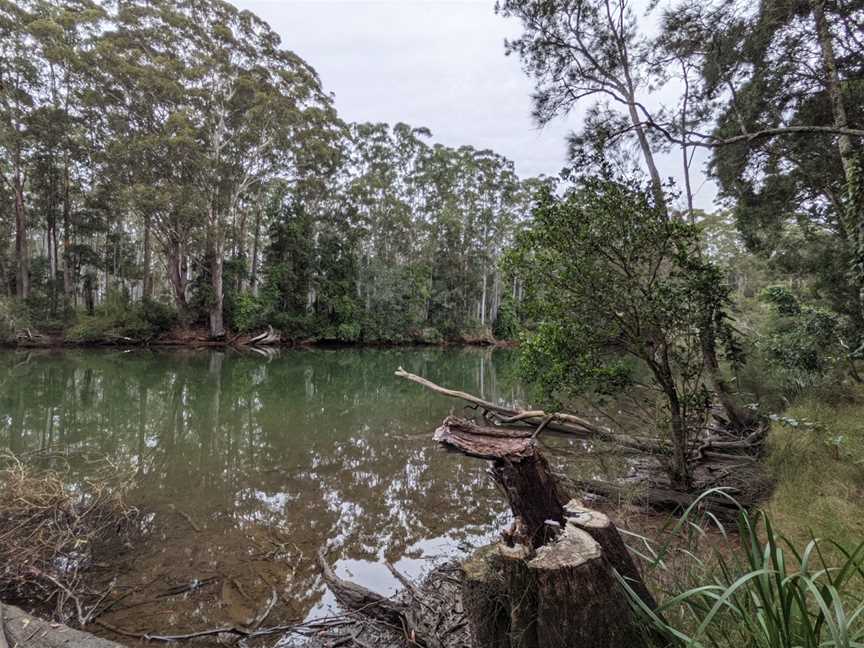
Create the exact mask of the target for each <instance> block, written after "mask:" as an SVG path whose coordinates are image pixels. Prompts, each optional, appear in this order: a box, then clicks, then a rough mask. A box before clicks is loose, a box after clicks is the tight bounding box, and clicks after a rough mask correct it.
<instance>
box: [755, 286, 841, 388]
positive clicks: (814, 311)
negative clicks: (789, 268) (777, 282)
mask: <svg viewBox="0 0 864 648" xmlns="http://www.w3.org/2000/svg"><path fill="white" fill-rule="evenodd" d="M762 299H763V300H764V301H766V302H767V303H768V304H770V305H771V306H772V308H773V309H774V316H773V317H772V318H771V319H770V320H769V321H768V323H767V329H766V331H765V334H764V335H763V336H761V337H760V338H759V339H758V341H757V347H758V349H759V350H760V351H761V352H762V353H763V354H764V355H765V356H766V358H767V359H768V361H769V363H771V364H772V365H773V366H774V367H775V368H776V369H778V370H780V371H782V372H783V375H784V377H785V378H786V380H788V381H789V382H791V383H793V384H794V385H797V386H798V387H799V388H800V387H803V386H807V385H812V384H814V383H815V382H817V381H818V380H819V379H821V378H822V377H824V376H825V375H826V374H827V373H828V372H829V371H830V370H831V369H833V368H834V367H835V366H837V364H838V363H839V362H841V361H842V360H844V359H845V353H844V350H843V349H842V347H841V345H840V339H841V334H842V332H843V330H844V322H843V319H842V318H841V317H840V316H839V315H837V314H836V313H833V312H831V311H829V310H827V309H825V308H821V307H814V306H804V305H801V303H800V302H799V301H798V299H797V298H796V297H795V295H793V294H792V292H791V291H789V290H787V289H785V288H782V287H778V286H774V287H769V288H766V289H765V291H763V293H762Z"/></svg>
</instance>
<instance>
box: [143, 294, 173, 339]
mask: <svg viewBox="0 0 864 648" xmlns="http://www.w3.org/2000/svg"><path fill="white" fill-rule="evenodd" d="M140 308H141V314H142V315H143V317H144V319H145V321H146V322H147V323H148V324H149V325H150V327H151V328H152V329H153V332H154V333H164V332H165V331H167V330H169V329H170V328H171V327H172V326H174V325H175V324H176V323H177V321H178V315H177V310H176V309H175V308H174V307H173V306H170V305H168V304H165V303H163V302H160V301H156V300H154V299H145V300H144V301H143V302H141V305H140Z"/></svg>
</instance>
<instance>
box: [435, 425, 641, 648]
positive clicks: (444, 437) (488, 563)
mask: <svg viewBox="0 0 864 648" xmlns="http://www.w3.org/2000/svg"><path fill="white" fill-rule="evenodd" d="M434 438H435V440H436V441H438V442H439V443H441V444H443V445H445V446H446V447H448V448H450V449H453V450H457V451H459V452H461V453H462V454H465V455H468V456H470V457H477V458H480V459H486V460H488V461H491V462H492V470H491V474H492V477H493V478H494V479H495V481H496V482H497V483H498V485H499V486H500V487H501V489H502V491H503V492H504V494H505V496H506V497H507V501H508V503H509V504H510V508H511V510H512V511H513V517H514V523H513V526H512V528H511V529H510V530H509V531H504V532H502V537H503V541H502V542H500V543H499V544H498V545H497V555H496V553H495V552H494V551H490V550H488V549H485V550H483V551H481V552H478V553H477V554H475V555H474V556H472V557H471V558H470V559H469V560H468V561H466V562H465V563H464V565H463V574H464V575H463V584H462V591H463V604H464V606H465V612H466V617H467V620H468V623H469V629H470V634H471V636H472V638H473V640H474V644H475V646H476V647H477V648H583V647H584V648H632V647H636V646H640V645H643V644H645V643H646V642H645V640H644V639H642V638H641V636H640V635H641V633H640V632H639V628H638V625H637V622H636V619H635V618H634V615H633V612H632V610H631V606H630V599H629V595H628V593H627V591H626V590H625V588H624V587H623V585H622V584H621V582H620V581H619V578H618V575H619V574H620V576H622V577H624V578H625V579H627V580H628V581H629V584H630V587H631V589H633V591H634V592H636V593H637V595H638V596H639V597H640V598H641V599H642V600H643V601H644V602H645V604H646V605H648V606H649V607H650V608H652V609H653V608H655V607H656V604H655V603H654V599H653V597H652V596H651V593H650V592H649V591H648V588H647V587H646V586H645V583H644V582H643V581H642V577H641V576H640V574H639V571H638V569H637V567H636V564H635V563H634V562H633V559H632V557H631V556H630V554H629V553H628V551H627V547H626V546H625V545H624V541H623V540H622V539H621V536H620V534H619V533H618V529H616V528H615V525H614V524H613V523H612V521H611V520H610V519H609V518H608V516H606V515H604V514H602V513H600V512H598V511H592V510H590V509H586V508H584V507H583V506H582V505H581V503H580V502H577V501H572V502H569V503H565V502H564V500H563V498H562V494H561V492H560V490H559V488H558V484H557V481H556V479H555V477H554V475H553V474H552V472H551V471H550V470H549V465H548V464H547V462H546V459H545V458H544V457H543V454H542V452H541V451H540V449H539V447H538V446H537V444H536V442H535V439H534V438H531V437H529V438H519V437H513V436H509V435H501V434H499V433H498V430H494V431H493V430H490V429H489V428H487V427H484V426H479V425H474V424H472V423H470V422H466V421H465V420H464V419H458V418H456V417H448V418H446V419H445V420H444V422H443V423H442V424H441V426H440V427H439V428H438V429H437V430H436V431H435V436H434ZM616 570H617V574H616Z"/></svg>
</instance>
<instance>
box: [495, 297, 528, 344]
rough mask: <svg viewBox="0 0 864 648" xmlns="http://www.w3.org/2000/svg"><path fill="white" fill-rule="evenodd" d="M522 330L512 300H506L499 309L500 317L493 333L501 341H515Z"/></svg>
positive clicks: (496, 320)
mask: <svg viewBox="0 0 864 648" xmlns="http://www.w3.org/2000/svg"><path fill="white" fill-rule="evenodd" d="M520 329H521V326H520V324H519V316H518V315H517V314H516V307H515V306H514V304H513V301H512V300H511V299H509V298H506V299H504V301H503V302H501V306H500V307H499V308H498V317H496V318H495V323H494V325H493V326H492V333H493V334H494V335H495V337H496V338H497V339H499V340H515V339H517V338H518V337H519V331H520Z"/></svg>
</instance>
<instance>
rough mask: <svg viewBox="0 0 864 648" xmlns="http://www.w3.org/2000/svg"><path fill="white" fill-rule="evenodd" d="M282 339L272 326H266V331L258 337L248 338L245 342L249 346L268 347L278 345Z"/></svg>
mask: <svg viewBox="0 0 864 648" xmlns="http://www.w3.org/2000/svg"><path fill="white" fill-rule="evenodd" d="M281 340H282V337H281V336H280V335H279V334H278V333H277V332H276V331H275V330H274V329H273V327H272V326H269V325H268V326H267V330H266V331H264V332H263V333H261V334H259V335H255V336H253V337H251V338H249V341H248V342H246V344H247V345H249V346H268V345H270V344H279V342H280V341H281Z"/></svg>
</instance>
